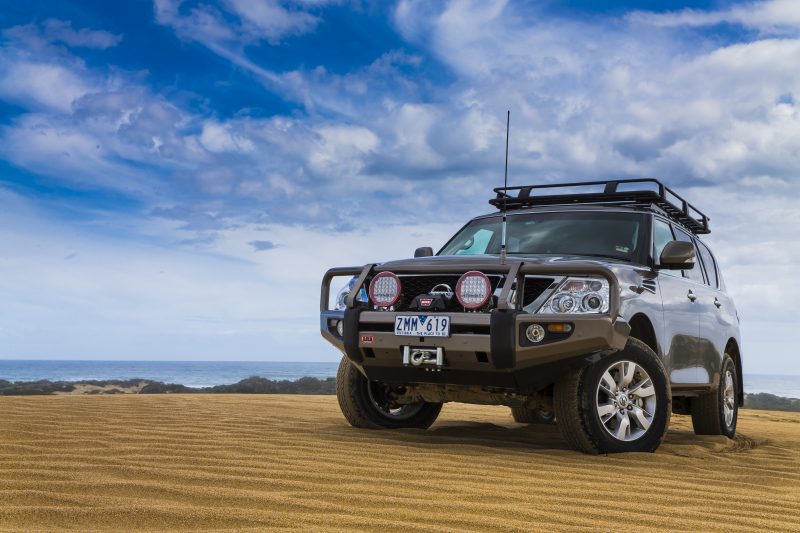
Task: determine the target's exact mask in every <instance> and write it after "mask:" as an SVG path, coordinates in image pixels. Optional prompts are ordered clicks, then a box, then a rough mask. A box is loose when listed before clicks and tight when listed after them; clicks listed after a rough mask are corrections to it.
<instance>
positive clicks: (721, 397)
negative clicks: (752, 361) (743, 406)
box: [692, 354, 739, 439]
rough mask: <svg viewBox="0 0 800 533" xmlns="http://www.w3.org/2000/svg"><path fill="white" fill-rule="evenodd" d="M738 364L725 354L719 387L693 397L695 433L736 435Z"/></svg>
mask: <svg viewBox="0 0 800 533" xmlns="http://www.w3.org/2000/svg"><path fill="white" fill-rule="evenodd" d="M738 383H739V380H738V376H737V373H736V364H735V363H734V362H733V359H731V356H730V355H728V354H725V358H724V359H723V360H722V372H721V374H720V383H719V388H717V390H716V391H714V392H711V393H709V394H704V395H702V396H698V397H697V398H692V426H693V427H694V433H695V435H725V436H726V437H728V438H729V439H732V438H733V437H735V436H736V421H737V419H738V418H739V402H738V398H739V390H738V388H739V387H738Z"/></svg>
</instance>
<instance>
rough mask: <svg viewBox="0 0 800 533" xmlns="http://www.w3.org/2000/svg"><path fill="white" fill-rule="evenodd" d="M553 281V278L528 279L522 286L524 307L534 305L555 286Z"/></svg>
mask: <svg viewBox="0 0 800 533" xmlns="http://www.w3.org/2000/svg"><path fill="white" fill-rule="evenodd" d="M553 281H554V280H553V278H531V277H526V278H525V283H524V285H523V286H522V307H525V306H527V305H530V304H532V303H533V302H534V301H535V300H536V298H538V297H539V296H541V295H542V293H543V292H544V291H546V290H547V288H548V287H549V286H550V285H552V284H553Z"/></svg>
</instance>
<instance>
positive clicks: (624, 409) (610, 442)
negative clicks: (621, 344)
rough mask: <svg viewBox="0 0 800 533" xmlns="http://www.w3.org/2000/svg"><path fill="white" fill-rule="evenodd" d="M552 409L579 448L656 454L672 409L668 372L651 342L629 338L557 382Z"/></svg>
mask: <svg viewBox="0 0 800 533" xmlns="http://www.w3.org/2000/svg"><path fill="white" fill-rule="evenodd" d="M554 408H555V414H556V422H557V424H558V428H559V430H560V431H561V434H562V435H563V436H564V438H565V439H566V441H567V443H568V444H569V445H570V447H572V448H574V449H576V450H578V451H582V452H585V453H618V452H654V451H655V450H656V449H657V448H658V447H659V445H660V444H661V441H662V440H663V438H664V435H665V433H666V431H667V427H668V425H669V418H670V413H671V412H672V395H671V392H670V387H669V381H668V379H667V371H666V369H665V368H664V364H663V363H662V362H661V359H660V358H659V357H658V356H657V355H656V354H655V353H654V352H653V350H651V349H650V347H649V346H647V345H646V344H645V343H643V342H641V341H639V340H638V339H633V338H630V339H628V343H627V345H626V346H625V349H624V350H622V351H620V352H617V353H615V354H613V355H610V356H607V357H605V358H603V359H601V360H600V361H599V362H597V363H595V364H592V365H589V366H587V367H585V368H582V369H580V370H577V371H575V372H572V373H570V374H567V375H566V376H564V377H563V378H561V379H560V380H559V381H558V382H556V385H555V389H554Z"/></svg>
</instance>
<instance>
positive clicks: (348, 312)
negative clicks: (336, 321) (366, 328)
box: [342, 307, 364, 363]
mask: <svg viewBox="0 0 800 533" xmlns="http://www.w3.org/2000/svg"><path fill="white" fill-rule="evenodd" d="M360 315H361V308H360V307H348V308H347V309H345V310H344V336H343V337H342V340H343V341H344V353H345V354H347V357H348V358H349V359H350V360H351V361H353V362H354V363H361V361H363V360H364V354H362V353H361V348H359V347H358V340H359V339H358V337H359V331H358V324H359V317H360Z"/></svg>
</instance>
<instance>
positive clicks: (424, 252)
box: [414, 246, 433, 257]
mask: <svg viewBox="0 0 800 533" xmlns="http://www.w3.org/2000/svg"><path fill="white" fill-rule="evenodd" d="M432 256H433V248H431V247H430V246H423V247H421V248H417V249H416V250H415V251H414V257H432Z"/></svg>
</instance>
